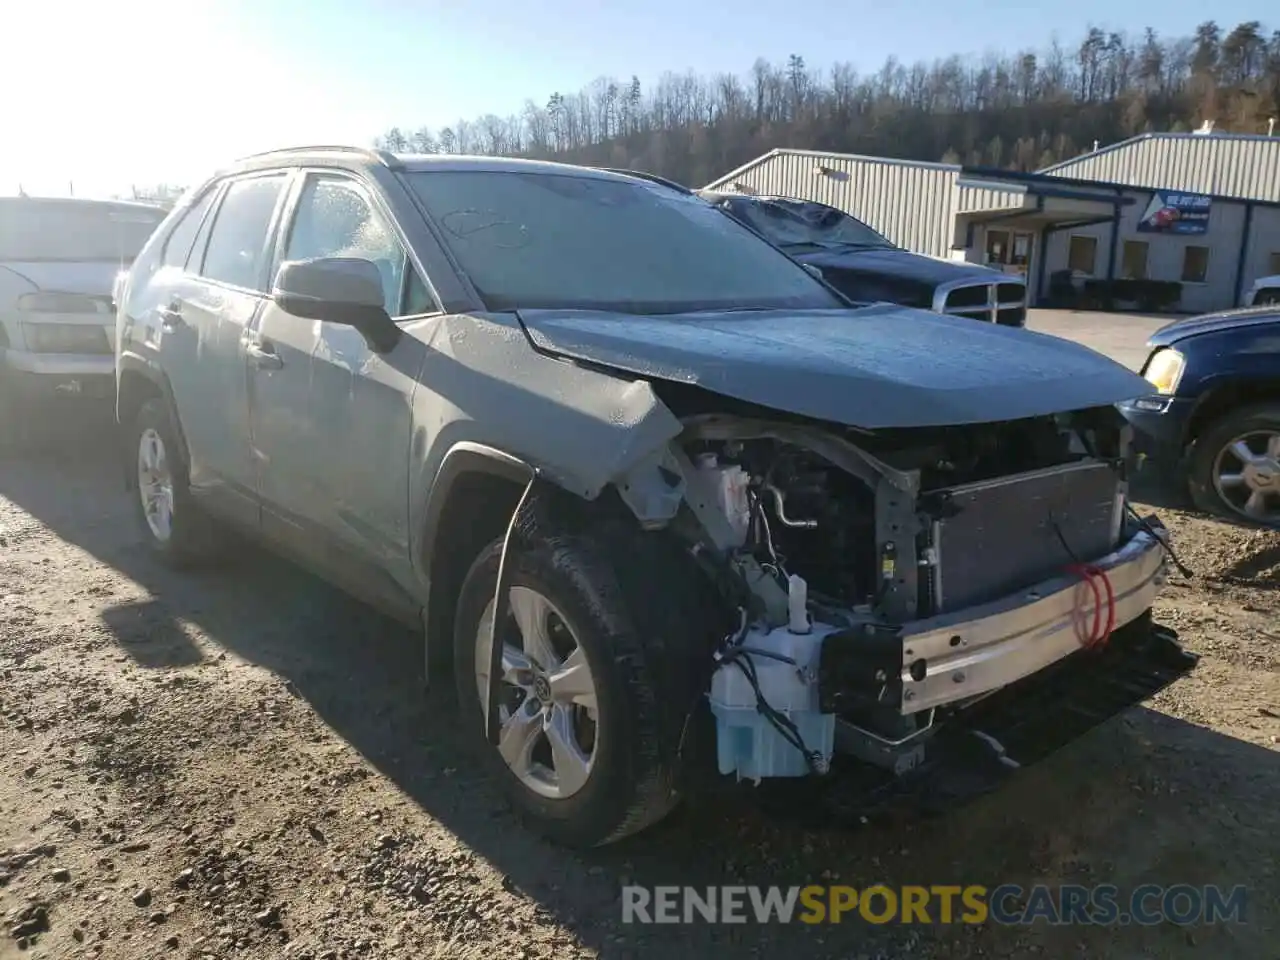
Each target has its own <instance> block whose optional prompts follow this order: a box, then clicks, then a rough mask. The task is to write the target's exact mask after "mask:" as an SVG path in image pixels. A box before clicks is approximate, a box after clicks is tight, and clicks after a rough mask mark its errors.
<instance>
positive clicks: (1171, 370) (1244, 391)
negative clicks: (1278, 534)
mask: <svg viewBox="0 0 1280 960" xmlns="http://www.w3.org/2000/svg"><path fill="white" fill-rule="evenodd" d="M1147 347H1148V348H1149V349H1150V351H1151V352H1150V354H1149V355H1148V357H1147V360H1146V363H1145V364H1144V365H1143V368H1142V375H1143V376H1144V377H1145V378H1146V379H1147V381H1148V382H1149V383H1151V385H1152V387H1153V388H1154V392H1153V393H1152V394H1150V395H1148V396H1145V397H1140V398H1138V399H1136V400H1132V401H1129V402H1127V403H1124V404H1122V405H1121V410H1122V411H1123V412H1124V415H1125V416H1126V417H1127V418H1128V419H1129V422H1130V423H1132V424H1133V425H1134V427H1135V428H1136V431H1137V433H1138V437H1137V447H1138V450H1139V452H1140V454H1141V456H1142V459H1141V464H1142V465H1141V468H1140V469H1139V471H1138V479H1139V482H1140V483H1141V482H1143V481H1148V482H1151V483H1154V484H1155V485H1156V486H1157V487H1158V488H1160V489H1161V490H1168V491H1176V493H1177V494H1178V495H1180V496H1183V497H1189V498H1190V500H1191V501H1192V503H1193V504H1194V506H1196V507H1197V508H1199V509H1201V510H1204V511H1206V512H1209V513H1213V514H1216V515H1218V516H1221V517H1225V518H1227V519H1232V520H1237V521H1240V522H1244V523H1247V524H1251V525H1258V526H1264V527H1272V528H1280V304H1269V305H1266V306H1262V307H1253V308H1248V309H1244V310H1232V311H1228V312H1224V313H1212V314H1207V315H1205V316H1202V317H1193V318H1190V319H1186V320H1178V321H1176V322H1174V323H1171V324H1169V325H1168V326H1165V327H1162V328H1160V329H1159V330H1157V331H1156V332H1155V333H1154V334H1153V335H1152V336H1151V339H1150V340H1149V341H1148V342H1147Z"/></svg>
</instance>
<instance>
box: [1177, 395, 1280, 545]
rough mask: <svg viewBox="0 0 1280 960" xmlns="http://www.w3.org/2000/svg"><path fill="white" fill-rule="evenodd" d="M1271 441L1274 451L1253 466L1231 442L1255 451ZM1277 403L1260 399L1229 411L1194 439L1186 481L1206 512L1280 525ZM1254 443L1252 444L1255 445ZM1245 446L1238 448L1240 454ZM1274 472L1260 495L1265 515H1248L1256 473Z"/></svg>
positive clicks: (1261, 451) (1279, 419) (1279, 411)
mask: <svg viewBox="0 0 1280 960" xmlns="http://www.w3.org/2000/svg"><path fill="white" fill-rule="evenodd" d="M1268 437H1270V438H1275V439H1274V440H1273V441H1272V444H1273V445H1272V448H1271V449H1272V455H1271V456H1270V457H1262V458H1260V460H1259V463H1258V464H1257V465H1255V466H1254V467H1253V468H1252V470H1250V468H1249V467H1248V465H1246V463H1245V461H1244V459H1243V458H1242V456H1241V455H1240V454H1237V453H1232V452H1231V451H1232V447H1233V445H1237V443H1238V441H1245V443H1246V446H1248V447H1250V449H1253V451H1254V452H1255V453H1257V454H1264V453H1265V451H1266V446H1267V440H1266V438H1268ZM1277 446H1280V404H1277V403H1264V404H1258V405H1256V406H1251V407H1241V408H1240V409H1238V410H1232V411H1231V412H1229V413H1227V414H1226V415H1224V416H1223V417H1221V418H1220V419H1218V420H1216V421H1214V422H1213V423H1211V424H1210V425H1209V426H1208V427H1207V428H1206V429H1205V430H1204V431H1203V432H1202V433H1201V434H1200V436H1199V437H1197V438H1196V441H1195V445H1194V446H1193V447H1192V450H1191V455H1190V460H1189V462H1188V467H1187V485H1188V487H1189V489H1190V493H1191V498H1192V500H1193V501H1194V503H1195V505H1196V507H1197V508H1198V509H1200V510H1203V511H1204V512H1206V513H1211V514H1213V515H1214V516H1218V517H1222V518H1224V519H1226V520H1232V521H1235V522H1236V523H1245V524H1251V525H1255V526H1262V527H1268V528H1271V529H1280V449H1277ZM1254 448H1256V449H1254ZM1243 452H1244V451H1243V450H1241V451H1240V453H1243ZM1224 474H1225V475H1227V476H1228V477H1229V478H1230V477H1236V476H1239V477H1240V478H1241V479H1240V480H1239V481H1236V480H1232V481H1231V482H1230V483H1225V482H1224V481H1223V475H1224ZM1268 476H1270V477H1273V478H1274V480H1273V481H1272V484H1271V487H1270V492H1267V493H1266V494H1265V496H1264V498H1263V503H1264V505H1265V508H1266V510H1267V515H1266V516H1264V517H1251V516H1249V515H1248V513H1247V511H1246V508H1245V507H1244V504H1245V503H1247V502H1248V498H1249V495H1250V494H1252V493H1254V492H1256V488H1257V487H1258V484H1259V479H1260V478H1265V477H1268Z"/></svg>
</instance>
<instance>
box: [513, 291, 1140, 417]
mask: <svg viewBox="0 0 1280 960" xmlns="http://www.w3.org/2000/svg"><path fill="white" fill-rule="evenodd" d="M520 319H521V322H522V323H523V325H524V328H525V331H526V333H527V335H528V336H529V339H530V341H531V342H532V344H533V346H534V347H535V348H536V349H538V350H539V351H541V352H543V353H547V354H550V355H552V356H556V357H561V358H565V359H572V360H578V361H584V362H589V363H595V364H599V365H602V366H605V367H609V368H612V369H614V370H617V371H622V372H625V373H629V374H634V375H637V376H641V377H645V378H648V379H656V380H668V381H672V382H676V383H687V384H693V385H697V386H699V387H702V388H704V389H707V390H710V391H713V392H715V393H719V394H722V395H724V396H727V397H734V398H736V399H739V400H743V401H746V402H748V403H754V404H759V405H761V406H765V407H769V408H772V409H774V410H778V411H783V412H789V413H794V414H799V415H802V416H807V417H814V418H817V419H821V420H829V421H833V422H836V423H842V424H846V425H848V426H854V427H863V428H866V429H883V428H892V427H924V426H947V425H958V424H965V423H994V422H997V421H1001V420H1016V419H1020V418H1023V417H1034V416H1044V415H1046V414H1052V413H1059V412H1064V411H1067V410H1079V409H1083V408H1086V407H1094V406H1103V405H1107V404H1113V403H1119V402H1121V401H1123V400H1129V399H1132V398H1134V397H1138V396H1142V395H1144V394H1145V393H1147V392H1148V384H1147V382H1146V381H1145V380H1143V379H1142V378H1141V377H1139V376H1138V375H1137V374H1135V373H1133V372H1132V371H1130V370H1128V369H1127V368H1125V367H1123V366H1121V365H1120V364H1118V363H1116V362H1114V361H1112V360H1109V359H1107V358H1106V357H1104V356H1102V355H1101V354H1099V353H1095V352H1094V351H1092V350H1090V349H1088V348H1087V347H1083V346H1080V345H1079V344H1076V343H1072V342H1071V341H1068V340H1062V339H1059V338H1058V337H1051V336H1048V335H1045V334H1038V333H1032V332H1030V331H1027V330H1021V329H1011V328H1008V327H1001V326H998V325H996V324H980V323H973V324H969V323H957V322H956V321H955V319H954V318H948V317H944V316H942V315H940V314H935V313H930V312H928V311H924V310H915V309H911V308H908V307H897V306H893V305H888V304H886V305H876V306H871V307H865V308H862V309H858V310H808V311H781V310H768V311H729V312H715V313H689V314H681V315H676V316H657V317H653V316H635V315H630V314H616V313H603V312H593V311H578V310H572V311H558V310H528V311H521V312H520Z"/></svg>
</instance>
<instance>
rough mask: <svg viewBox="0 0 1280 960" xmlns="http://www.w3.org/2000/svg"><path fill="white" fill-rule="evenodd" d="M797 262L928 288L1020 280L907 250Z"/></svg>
mask: <svg viewBox="0 0 1280 960" xmlns="http://www.w3.org/2000/svg"><path fill="white" fill-rule="evenodd" d="M795 258H796V259H797V260H799V261H800V262H801V263H810V264H813V265H814V266H815V267H820V268H822V270H823V271H824V272H826V271H828V270H830V271H832V272H848V273H855V274H863V273H865V274H869V275H870V276H873V277H893V278H894V279H896V280H915V281H919V282H920V283H922V284H927V285H928V286H929V287H930V288H932V287H936V286H939V285H941V284H944V283H951V282H953V281H956V280H968V281H971V282H973V283H1002V282H1010V283H1012V282H1016V281H1017V279H1018V278H1016V277H1008V276H1006V275H1005V274H1003V273H1000V272H998V271H996V270H991V269H989V268H987V267H981V266H977V265H975V264H972V263H952V262H950V261H947V260H937V259H935V258H933V257H924V256H921V255H920V254H918V253H911V252H910V251H908V250H894V249H889V248H883V249H881V248H877V249H869V250H859V249H853V248H850V249H848V250H822V251H814V252H812V253H801V254H796V255H795Z"/></svg>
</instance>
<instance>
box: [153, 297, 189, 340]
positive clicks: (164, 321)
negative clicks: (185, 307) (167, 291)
mask: <svg viewBox="0 0 1280 960" xmlns="http://www.w3.org/2000/svg"><path fill="white" fill-rule="evenodd" d="M186 325H187V321H185V320H183V319H182V310H181V309H180V305H179V304H176V303H171V304H169V306H167V307H162V308H161V309H160V329H161V330H163V331H164V332H165V333H173V332H174V331H175V330H177V329H179V328H180V327H185V326H186Z"/></svg>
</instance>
